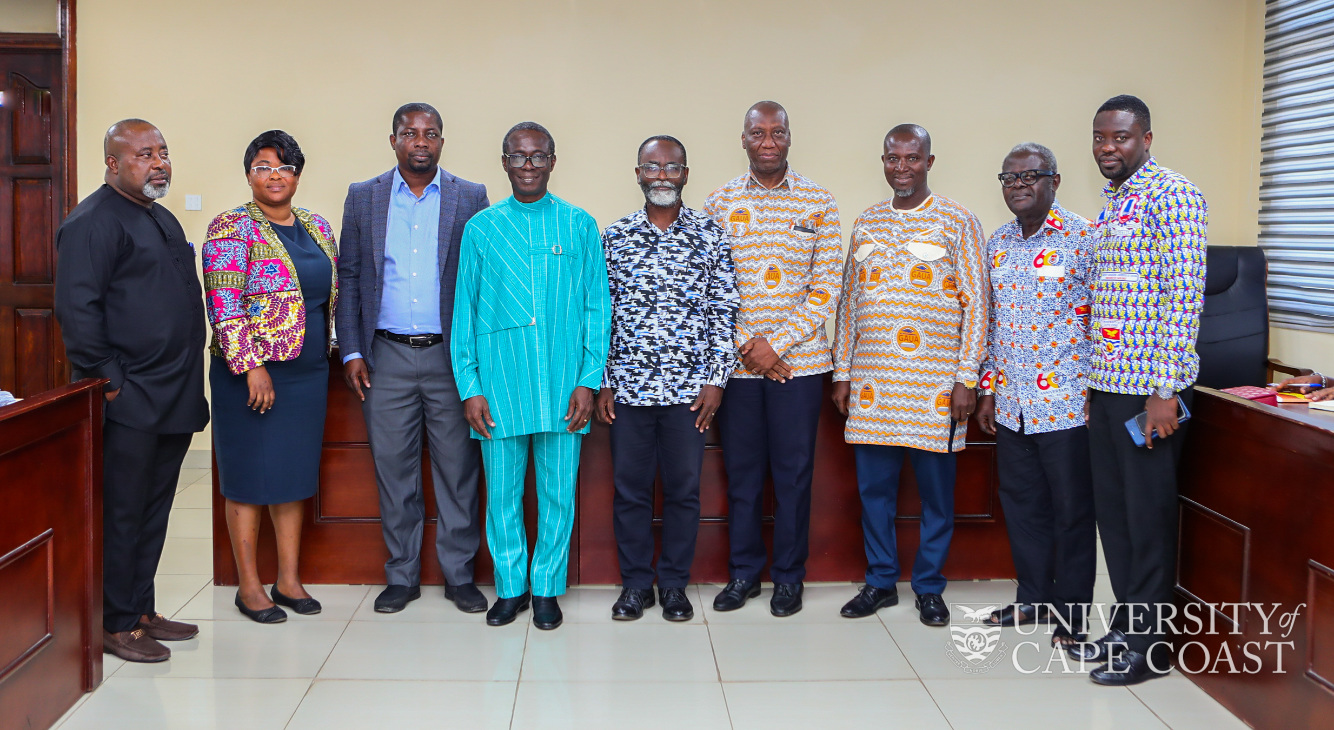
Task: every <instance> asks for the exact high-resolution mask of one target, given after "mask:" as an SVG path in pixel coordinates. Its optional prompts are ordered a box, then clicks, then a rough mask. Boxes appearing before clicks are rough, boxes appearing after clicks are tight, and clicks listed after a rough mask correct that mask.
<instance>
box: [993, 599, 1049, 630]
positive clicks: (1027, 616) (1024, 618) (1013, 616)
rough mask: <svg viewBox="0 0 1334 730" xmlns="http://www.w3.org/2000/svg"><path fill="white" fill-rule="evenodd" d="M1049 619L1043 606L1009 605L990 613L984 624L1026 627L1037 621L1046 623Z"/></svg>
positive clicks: (1028, 604)
mask: <svg viewBox="0 0 1334 730" xmlns="http://www.w3.org/2000/svg"><path fill="white" fill-rule="evenodd" d="M1049 617H1050V614H1049V613H1048V612H1047V607H1046V606H1045V605H1039V606H1035V605H1033V604H1031V603H1011V604H1010V605H1008V606H1006V607H1004V608H1002V609H1000V610H997V611H992V612H991V616H990V618H989V619H988V620H987V622H986V623H987V625H988V626H1028V625H1029V624H1035V623H1037V622H1038V621H1046V620H1048V619H1049Z"/></svg>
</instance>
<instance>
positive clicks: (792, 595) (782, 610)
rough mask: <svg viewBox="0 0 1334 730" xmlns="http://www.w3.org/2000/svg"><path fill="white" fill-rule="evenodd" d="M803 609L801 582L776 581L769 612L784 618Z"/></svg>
mask: <svg viewBox="0 0 1334 730" xmlns="http://www.w3.org/2000/svg"><path fill="white" fill-rule="evenodd" d="M800 610H801V583H775V584H774V595H773V597H772V598H770V599H769V613H772V614H773V615H775V616H777V617H779V618H782V617H784V616H791V615H792V614H794V613H796V612H797V611H800Z"/></svg>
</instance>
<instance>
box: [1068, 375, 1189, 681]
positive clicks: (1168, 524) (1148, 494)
mask: <svg viewBox="0 0 1334 730" xmlns="http://www.w3.org/2000/svg"><path fill="white" fill-rule="evenodd" d="M1192 395H1193V391H1191V389H1189V388H1187V389H1186V390H1185V391H1183V392H1182V393H1181V397H1182V398H1183V399H1184V400H1185V401H1186V406H1187V407H1190V403H1191V400H1192ZM1147 399H1148V396H1143V395H1120V394H1116V393H1106V392H1103V391H1099V390H1093V389H1089V457H1090V460H1091V463H1092V464H1093V505H1094V509H1095V511H1096V514H1097V520H1098V533H1099V535H1100V536H1101V537H1102V552H1103V556H1104V557H1105V558H1106V559H1107V577H1108V578H1110V579H1111V582H1112V592H1113V593H1114V594H1115V595H1116V602H1117V605H1116V606H1115V607H1114V608H1113V616H1112V622H1111V623H1112V628H1116V629H1121V630H1122V631H1124V632H1126V634H1127V635H1128V637H1129V640H1128V641H1127V645H1128V646H1129V648H1130V649H1132V650H1134V651H1138V652H1141V653H1148V651H1149V649H1150V648H1151V647H1153V646H1154V645H1155V644H1157V643H1158V642H1163V641H1167V640H1169V639H1170V637H1166V636H1164V635H1162V634H1159V633H1156V632H1155V628H1156V626H1155V624H1156V623H1157V622H1156V621H1155V619H1156V617H1157V612H1158V610H1159V608H1160V607H1165V606H1167V605H1169V604H1171V603H1172V602H1173V589H1174V588H1175V586H1176V554H1177V526H1178V516H1179V513H1180V507H1179V506H1178V504H1177V465H1178V463H1180V460H1181V446H1182V444H1183V443H1184V442H1185V440H1186V428H1185V425H1188V423H1189V422H1187V424H1183V426H1182V427H1179V428H1178V429H1177V431H1176V432H1175V433H1173V434H1172V435H1171V436H1169V437H1168V438H1167V439H1159V438H1155V439H1154V444H1153V448H1152V449H1148V448H1144V447H1140V446H1136V445H1135V442H1134V441H1132V440H1131V438H1130V432H1129V431H1127V430H1126V427H1125V422H1126V421H1128V420H1130V419H1131V418H1134V417H1135V416H1136V415H1138V414H1139V413H1140V412H1141V411H1143V410H1144V408H1145V402H1146V401H1147ZM1169 610H1170V609H1169ZM1166 647H1167V645H1162V646H1159V647H1158V648H1157V649H1155V655H1156V656H1157V657H1164V658H1156V659H1154V661H1155V662H1156V663H1157V665H1158V666H1160V667H1161V666H1164V661H1165V654H1166V652H1165V651H1164V649H1165V648H1166Z"/></svg>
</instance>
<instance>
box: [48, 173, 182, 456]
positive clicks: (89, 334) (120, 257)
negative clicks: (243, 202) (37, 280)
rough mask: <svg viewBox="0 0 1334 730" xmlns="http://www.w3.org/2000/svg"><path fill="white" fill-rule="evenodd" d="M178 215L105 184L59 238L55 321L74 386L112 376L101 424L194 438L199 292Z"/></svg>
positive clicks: (78, 210)
mask: <svg viewBox="0 0 1334 730" xmlns="http://www.w3.org/2000/svg"><path fill="white" fill-rule="evenodd" d="M194 255H195V254H194V248H193V247H192V246H191V245H190V244H189V243H188V242H187V241H186V240H185V231H184V230H183V229H182V228H181V224H180V223H179V222H177V220H176V217H175V216H173V215H172V214H171V212H170V211H168V210H167V209H166V208H163V207H162V206H160V205H157V204H156V203H154V204H153V205H151V206H149V207H147V208H145V207H143V206H142V205H139V204H137V203H134V202H133V201H131V200H129V199H128V198H126V197H125V196H123V195H121V194H120V193H118V192H116V191H115V190H113V189H112V188H111V187H110V186H108V185H103V186H102V187H101V188H99V189H98V190H97V192H95V193H93V194H92V195H89V196H88V197H87V198H84V200H83V202H81V203H79V205H78V206H76V207H75V208H74V210H73V211H71V212H70V214H69V217H67V218H66V219H65V222H64V223H61V224H60V229H59V230H58V231H56V294H55V310H56V319H57V321H59V322H60V330H61V335H62V337H63V338H64V341H65V352H66V354H67V355H68V357H69V361H70V365H71V367H72V369H73V375H74V379H75V380H78V379H80V378H85V377H93V378H110V380H111V382H110V383H109V384H108V385H107V386H106V388H107V390H117V389H119V390H120V395H119V396H117V397H116V399H115V400H114V401H112V402H110V403H108V404H107V407H106V417H107V420H110V421H115V422H117V423H121V424H124V425H126V426H130V427H131V428H136V429H139V430H141V431H147V432H149V433H192V432H195V431H199V430H202V429H203V428H204V426H205V425H206V424H207V423H208V403H207V402H206V401H205V400H204V344H205V337H206V333H205V327H204V301H203V298H204V291H203V289H202V288H201V287H200V285H199V275H198V274H197V273H195V260H194Z"/></svg>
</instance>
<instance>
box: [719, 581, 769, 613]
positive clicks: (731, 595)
mask: <svg viewBox="0 0 1334 730" xmlns="http://www.w3.org/2000/svg"><path fill="white" fill-rule="evenodd" d="M758 595H760V582H759V581H757V580H741V579H739V578H733V579H732V580H731V581H730V582H729V583H728V584H727V587H726V588H724V589H723V590H722V591H721V592H719V593H718V596H717V597H716V598H714V599H713V610H715V611H735V610H737V609H738V608H741V607H742V606H744V605H746V599H748V598H755V597H756V596H758Z"/></svg>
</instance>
